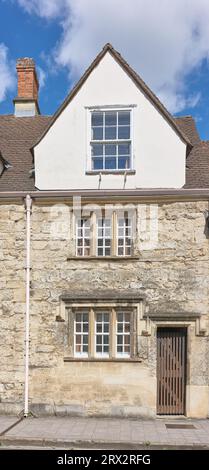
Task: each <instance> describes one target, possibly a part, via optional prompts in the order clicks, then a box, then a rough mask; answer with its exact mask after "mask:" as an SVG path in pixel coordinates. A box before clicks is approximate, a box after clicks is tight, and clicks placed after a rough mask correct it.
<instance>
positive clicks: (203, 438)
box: [0, 416, 209, 449]
mask: <svg viewBox="0 0 209 470" xmlns="http://www.w3.org/2000/svg"><path fill="white" fill-rule="evenodd" d="M17 419H18V418H17V417H1V416H0V428H1V432H2V430H3V426H5V430H6V429H7V428H8V427H9V426H11V425H12V424H13V423H14V422H15V420H16V421H17ZM166 424H168V425H169V426H170V425H171V424H172V425H173V424H174V425H175V426H178V428H167V427H166ZM182 425H184V426H185V425H186V426H188V425H189V426H190V427H191V426H192V428H190V429H188V428H185V427H182ZM0 443H1V445H2V446H5V445H12V446H14V445H17V446H18V445H24V446H25V447H26V446H54V447H59V448H62V447H63V448H66V447H68V448H72V447H74V448H75V447H76V448H77V449H78V448H89V447H90V448H94V447H97V448H98V447H99V448H106V449H108V446H109V448H117V447H118V446H119V447H121V446H122V447H123V448H126V447H127V446H128V447H129V448H136V447H137V446H138V447H139V446H141V447H143V448H146V447H150V448H152V447H161V448H162V447H165V448H173V447H176V448H208V449H209V420H192V419H171V418H168V419H156V420H149V421H148V420H142V419H117V418H114V419H113V418H80V417H63V418H61V417H40V418H27V419H23V420H22V421H21V422H19V424H17V425H16V426H14V427H12V428H11V429H10V430H8V431H7V432H5V433H4V434H3V435H2V436H0Z"/></svg>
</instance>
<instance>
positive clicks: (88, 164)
mask: <svg viewBox="0 0 209 470" xmlns="http://www.w3.org/2000/svg"><path fill="white" fill-rule="evenodd" d="M134 107H136V105H133V104H131V105H109V106H108V105H106V106H87V107H86V110H87V119H86V123H87V132H86V135H87V159H86V173H89V172H90V173H92V174H98V173H102V174H110V173H114V174H117V173H125V172H129V171H134V150H133V149H134V132H133V128H134V122H133V121H134V118H133V111H134ZM105 111H112V112H120V111H129V112H130V139H117V140H116V139H115V140H102V141H100V140H92V138H91V115H92V113H93V112H105ZM126 141H127V142H130V147H131V150H130V167H129V168H128V169H125V168H124V169H96V170H93V169H92V155H91V144H92V143H95V144H96V143H103V144H105V143H107V144H108V143H113V144H116V145H117V143H119V144H120V143H121V144H122V143H123V142H124V143H126Z"/></svg>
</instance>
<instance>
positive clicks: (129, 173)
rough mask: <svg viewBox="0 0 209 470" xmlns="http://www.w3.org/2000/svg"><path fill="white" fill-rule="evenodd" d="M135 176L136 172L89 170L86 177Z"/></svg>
mask: <svg viewBox="0 0 209 470" xmlns="http://www.w3.org/2000/svg"><path fill="white" fill-rule="evenodd" d="M100 174H101V175H125V174H126V175H135V174H136V170H100V171H99V170H89V171H86V175H100Z"/></svg>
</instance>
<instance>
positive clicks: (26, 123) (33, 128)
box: [0, 115, 51, 191]
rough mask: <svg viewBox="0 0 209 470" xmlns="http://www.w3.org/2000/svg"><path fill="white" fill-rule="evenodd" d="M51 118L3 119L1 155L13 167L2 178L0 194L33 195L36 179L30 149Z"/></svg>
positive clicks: (0, 132) (1, 123) (0, 135)
mask: <svg viewBox="0 0 209 470" xmlns="http://www.w3.org/2000/svg"><path fill="white" fill-rule="evenodd" d="M50 119H51V118H50V117H49V116H34V117H15V116H13V115H9V116H1V115H0V151H1V154H2V157H3V158H4V160H6V161H7V162H8V163H9V164H10V165H11V167H10V168H8V169H7V170H5V171H4V173H3V174H2V176H1V178H0V191H32V190H34V189H35V186H34V178H32V177H31V175H30V174H29V172H30V170H32V168H33V157H32V153H31V151H30V148H31V147H32V145H33V144H34V142H35V141H36V140H37V138H38V137H39V136H40V134H41V133H42V132H43V130H44V129H45V127H46V126H47V124H48V123H49V121H50Z"/></svg>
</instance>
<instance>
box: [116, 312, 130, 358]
mask: <svg viewBox="0 0 209 470" xmlns="http://www.w3.org/2000/svg"><path fill="white" fill-rule="evenodd" d="M119 314H122V315H126V314H129V321H128V322H126V321H124V319H123V321H122V322H119V321H118V315H119ZM119 323H122V325H123V331H122V332H121V333H120V332H118V324H119ZM126 323H129V332H128V333H126V332H125V324H126ZM115 334H116V342H115V344H116V357H130V356H131V315H130V312H127V311H126V310H125V309H124V310H118V311H117V312H116V329H115ZM118 336H121V337H122V339H123V341H122V344H121V345H119V344H118ZM125 336H129V352H128V353H127V352H125V351H122V352H118V346H122V349H124V347H125V342H124V339H125Z"/></svg>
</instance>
